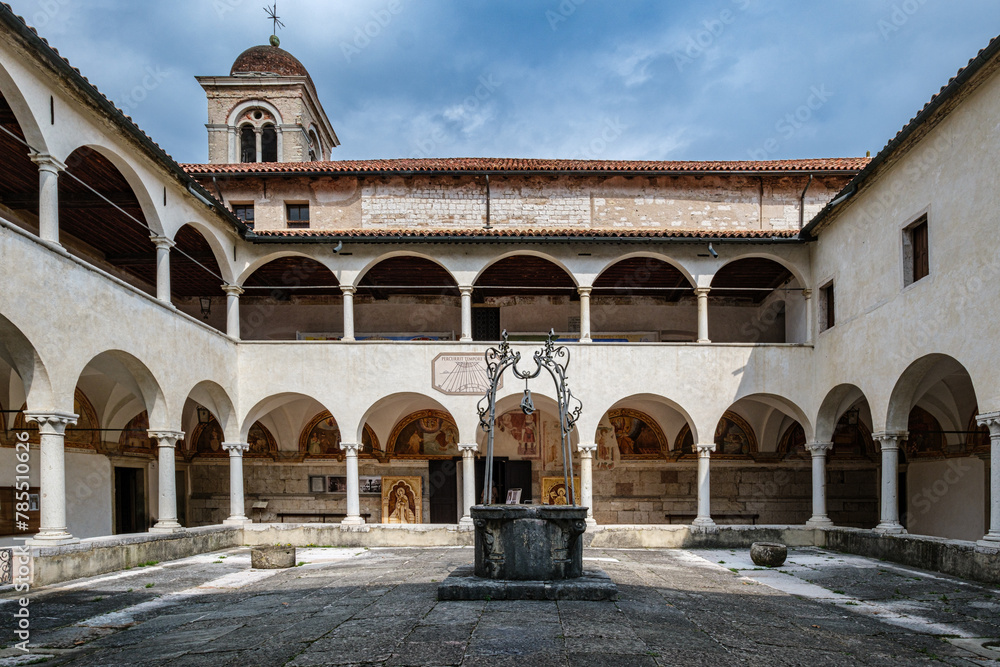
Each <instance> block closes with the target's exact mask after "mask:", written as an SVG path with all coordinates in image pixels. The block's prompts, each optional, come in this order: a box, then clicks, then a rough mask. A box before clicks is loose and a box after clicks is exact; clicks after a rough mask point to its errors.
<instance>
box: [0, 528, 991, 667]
mask: <svg viewBox="0 0 1000 667" xmlns="http://www.w3.org/2000/svg"><path fill="white" fill-rule="evenodd" d="M584 558H585V565H586V566H588V567H600V568H601V569H603V570H604V571H605V572H607V573H608V574H609V575H610V576H611V578H612V579H613V580H614V581H615V583H616V584H617V585H618V589H619V596H618V600H617V601H616V602H565V601H564V602H536V601H495V600H494V601H480V602H438V601H437V599H436V594H437V586H438V582H440V581H441V580H442V579H444V578H445V577H446V576H447V575H448V573H449V572H450V571H451V570H453V569H454V568H455V567H457V566H460V565H464V564H467V563H470V562H471V561H472V549H471V548H469V547H453V548H363V547H359V548H332V547H329V548H322V547H306V548H300V549H298V556H297V560H298V566H297V567H294V568H291V569H285V570H254V569H251V568H250V549H249V548H247V547H239V548H233V549H227V550H223V551H215V552H212V553H204V554H200V555H197V556H193V557H190V558H185V559H180V560H175V561H169V562H162V563H155V562H149V563H147V564H145V565H143V566H140V567H134V568H131V569H127V570H124V571H120V572H116V573H113V574H108V575H103V576H98V577H93V578H89V579H80V580H74V581H68V582H64V583H61V584H56V585H52V586H47V587H42V588H38V589H35V590H33V591H32V602H31V606H30V609H31V619H32V620H31V631H32V640H31V641H32V647H33V648H32V651H31V653H30V654H28V655H24V654H23V653H21V652H20V651H16V650H13V649H11V648H10V647H9V646H7V647H5V648H3V649H2V650H0V665H3V666H7V665H21V664H29V663H33V662H40V661H43V660H44V661H45V664H51V665H67V666H69V665H72V666H74V667H76V666H81V667H82V666H86V667H94V666H97V665H135V666H139V665H171V666H173V667H180V666H182V665H212V666H213V667H214V666H220V667H221V666H222V665H239V666H240V667H252V666H255V665H261V666H265V665H266V666H274V665H291V666H301V667H305V666H314V665H316V666H318V665H520V666H524V665H681V664H682V665H810V666H812V667H820V666H822V665H846V664H851V665H855V664H856V665H914V664H941V663H944V664H950V665H973V664H977V665H983V664H995V663H996V661H997V658H1000V651H998V650H995V649H993V648H991V647H992V646H995V645H996V644H1000V589H998V588H996V587H993V586H988V585H984V584H979V583H971V582H969V581H966V580H962V579H959V578H956V577H951V576H947V575H941V574H935V573H931V572H928V571H924V570H918V569H914V568H909V567H904V566H900V565H897V564H894V563H889V562H885V561H878V560H873V559H867V558H862V557H859V556H853V555H846V554H842V553H838V552H834V551H830V550H825V549H820V548H815V547H802V548H793V549H790V550H789V558H788V561H787V562H786V563H785V565H784V566H782V567H780V568H778V569H766V568H756V567H754V566H753V564H752V563H751V561H750V559H749V553H748V550H747V549H714V550H710V549H695V550H687V549H587V550H586V551H585V554H584ZM16 597H17V596H16V594H15V593H14V592H13V591H11V590H10V589H9V588H8V589H6V590H3V589H0V610H4V611H6V609H5V608H10V607H12V606H13V604H14V603H13V600H14V599H15V598H16ZM0 618H2V621H0V623H2V626H0V627H2V632H3V635H2V636H3V637H4V638H7V637H9V636H10V635H11V630H12V627H11V623H12V621H13V619H12V616H11V615H10V614H6V613H3V614H0Z"/></svg>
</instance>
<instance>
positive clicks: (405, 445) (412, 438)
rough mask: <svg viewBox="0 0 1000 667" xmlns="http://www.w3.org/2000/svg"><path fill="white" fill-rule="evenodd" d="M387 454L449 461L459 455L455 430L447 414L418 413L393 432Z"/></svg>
mask: <svg viewBox="0 0 1000 667" xmlns="http://www.w3.org/2000/svg"><path fill="white" fill-rule="evenodd" d="M388 443H389V444H388V452H387V453H388V454H389V456H391V457H392V458H400V459H450V458H452V457H455V456H458V427H457V426H455V422H454V421H452V418H451V416H450V415H449V414H448V413H447V412H442V411H440V410H420V411H418V412H414V413H411V414H409V415H407V416H406V417H403V418H402V419H401V420H399V422H397V423H396V427H395V428H393V429H392V434H391V435H390V436H389V441H388Z"/></svg>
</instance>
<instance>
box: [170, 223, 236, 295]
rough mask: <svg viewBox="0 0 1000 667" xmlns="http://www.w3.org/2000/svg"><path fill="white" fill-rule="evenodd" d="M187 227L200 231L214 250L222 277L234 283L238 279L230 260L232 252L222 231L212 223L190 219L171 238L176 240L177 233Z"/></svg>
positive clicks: (229, 282) (227, 281)
mask: <svg viewBox="0 0 1000 667" xmlns="http://www.w3.org/2000/svg"><path fill="white" fill-rule="evenodd" d="M185 227H190V228H192V229H193V230H195V231H196V232H198V233H199V234H200V235H201V237H202V238H203V239H205V242H206V243H207V244H208V246H209V248H210V249H211V251H212V255H214V256H215V263H216V265H217V266H218V268H219V273H220V274H221V275H222V279H223V280H224V281H225V282H226V283H228V284H230V285H232V284H234V283H233V281H234V280H235V279H236V276H235V273H234V270H233V265H232V262H231V261H230V260H229V257H230V253H228V252H227V251H226V248H225V246H224V245H223V239H222V238H221V232H219V230H217V229H215V228H214V227H212V226H211V225H206V224H204V223H202V222H198V221H196V220H188V221H187V222H185V223H184V224H183V225H181V226H180V227H178V228H177V230H176V231H175V232H174V233H173V236H172V237H171V240H176V239H177V235H178V234H179V233H180V232H181V230H182V229H184V228H185Z"/></svg>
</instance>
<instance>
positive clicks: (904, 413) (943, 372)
mask: <svg viewBox="0 0 1000 667" xmlns="http://www.w3.org/2000/svg"><path fill="white" fill-rule="evenodd" d="M938 382H945V384H946V385H947V387H948V390H949V391H950V392H951V393H952V396H953V398H956V399H957V398H958V395H959V394H964V396H963V397H962V398H963V399H964V401H963V402H968V403H969V404H970V405H976V404H977V403H978V402H977V401H976V390H975V386H974V384H973V382H972V376H971V375H970V374H969V371H968V370H967V369H966V368H965V366H964V365H963V364H962V363H961V362H959V361H958V360H957V359H955V358H954V357H952V356H949V355H947V354H940V353H934V354H928V355H925V356H923V357H920V358H919V359H916V360H915V361H913V362H911V363H910V365H909V366H907V367H906V370H904V371H903V372H902V374H900V376H899V379H897V380H896V384H895V385H894V386H893V388H892V392H891V393H890V395H889V405H888V408H887V411H886V419H885V429H886V431H889V432H901V431H905V430H906V429H907V425H908V424H909V418H910V410H912V409H913V407H914V406H915V405H916V404H917V402H918V401H920V400H921V398H923V397H924V396H925V395H926V394H927V393H928V391H930V390H931V388H932V387H934V385H936V384H937V383H938ZM948 421H950V422H952V423H963V422H964V419H961V418H960V416H959V415H953V416H952V417H951V418H950V419H949V420H948Z"/></svg>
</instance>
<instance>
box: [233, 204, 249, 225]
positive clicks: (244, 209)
mask: <svg viewBox="0 0 1000 667" xmlns="http://www.w3.org/2000/svg"><path fill="white" fill-rule="evenodd" d="M233 215H235V216H236V217H237V218H239V219H240V220H242V221H243V223H244V224H245V225H246V226H247V227H249V228H250V229H253V204H233Z"/></svg>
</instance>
